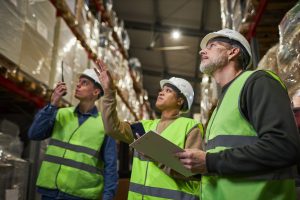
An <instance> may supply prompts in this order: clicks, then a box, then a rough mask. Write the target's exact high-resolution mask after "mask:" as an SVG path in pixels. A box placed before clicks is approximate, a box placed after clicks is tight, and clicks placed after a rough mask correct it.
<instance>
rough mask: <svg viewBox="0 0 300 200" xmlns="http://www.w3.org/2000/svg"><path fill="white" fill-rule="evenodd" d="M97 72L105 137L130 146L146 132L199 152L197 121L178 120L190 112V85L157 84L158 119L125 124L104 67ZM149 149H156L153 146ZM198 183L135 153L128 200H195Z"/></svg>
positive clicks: (175, 82)
mask: <svg viewBox="0 0 300 200" xmlns="http://www.w3.org/2000/svg"><path fill="white" fill-rule="evenodd" d="M103 67H104V69H100V71H101V74H99V78H100V81H101V83H102V86H103V89H104V96H103V98H102V101H101V111H102V116H103V117H102V118H103V120H104V127H105V133H107V134H108V135H110V136H112V137H114V138H115V139H118V140H121V141H124V142H126V143H132V142H133V141H134V138H136V135H141V134H143V133H145V132H148V131H150V130H152V131H156V132H157V133H158V134H160V135H161V136H162V137H164V138H166V139H167V140H169V141H171V142H172V143H174V144H176V145H177V146H179V147H181V148H194V149H201V146H202V134H203V127H202V125H201V124H199V123H198V122H197V121H195V120H193V119H189V118H185V117H180V114H181V113H182V112H188V111H189V109H190V108H191V105H192V102H193V98H194V91H193V88H192V86H191V84H190V83H189V82H188V81H186V80H184V79H181V78H176V77H172V78H170V79H168V80H167V79H165V80H161V81H160V86H161V91H160V92H159V93H158V97H157V101H156V107H157V109H158V110H160V111H161V119H155V120H141V121H139V122H135V123H132V124H129V123H127V122H121V121H120V119H119V118H118V114H117V111H116V104H117V102H116V88H115V85H114V83H113V80H112V78H111V76H110V74H109V72H108V71H107V69H106V67H105V66H103ZM153 148H159V147H156V146H153ZM199 192H200V181H199V179H196V178H194V177H191V178H186V177H184V176H182V175H180V174H178V173H176V172H175V171H173V170H171V169H170V168H168V167H166V166H164V165H162V164H160V163H157V162H155V161H154V160H152V159H150V158H149V157H146V156H144V155H142V154H139V153H138V152H135V155H134V158H133V164H132V172H131V179H130V186H129V193H128V199H130V200H131V199H135V200H138V199H148V200H151V199H153V200H154V199H182V200H183V199H189V200H199Z"/></svg>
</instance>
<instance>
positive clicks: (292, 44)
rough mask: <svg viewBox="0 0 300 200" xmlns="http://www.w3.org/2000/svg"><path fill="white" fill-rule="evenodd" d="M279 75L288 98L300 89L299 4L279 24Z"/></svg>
mask: <svg viewBox="0 0 300 200" xmlns="http://www.w3.org/2000/svg"><path fill="white" fill-rule="evenodd" d="M279 36H280V37H279V52H278V57H277V58H278V65H279V75H280V77H281V78H282V79H283V81H284V82H285V84H286V86H287V87H288V91H289V94H290V96H293V95H294V93H295V92H296V90H297V89H300V53H299V52H300V3H299V2H298V3H297V4H296V5H295V6H294V7H293V8H292V9H291V10H289V11H288V12H287V13H286V15H285V16H284V18H283V19H282V21H281V22H280V24H279Z"/></svg>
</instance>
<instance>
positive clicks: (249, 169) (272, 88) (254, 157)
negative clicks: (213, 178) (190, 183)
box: [206, 71, 300, 175]
mask: <svg viewBox="0 0 300 200" xmlns="http://www.w3.org/2000/svg"><path fill="white" fill-rule="evenodd" d="M233 81H234V80H233ZM231 83H232V82H230V83H228V84H227V85H226V86H224V87H223V88H222V94H221V98H220V99H222V98H223V96H224V94H225V93H226V91H227V89H228V87H229V86H230V84H231ZM239 107H240V111H241V113H242V115H243V116H244V117H245V118H246V119H247V120H248V121H249V122H250V124H252V126H253V128H254V129H255V130H256V132H257V135H258V138H259V140H258V142H257V143H255V144H252V145H246V146H242V147H236V148H231V149H226V150H224V151H222V152H219V153H208V154H207V156H206V163H207V169H208V172H209V173H216V174H220V175H233V174H235V175H238V174H247V173H254V172H263V171H266V170H267V171H268V170H272V169H278V168H283V167H287V166H290V165H292V164H295V163H296V162H299V160H300V159H299V157H300V137H299V134H298V130H297V127H296V124H295V119H294V115H293V112H292V109H291V102H290V99H289V96H288V94H287V91H286V89H284V88H283V86H282V85H281V84H280V83H279V82H278V81H277V80H275V79H274V78H273V77H272V76H271V75H270V74H269V73H267V72H265V71H257V72H255V73H253V74H252V75H251V76H250V77H249V78H248V79H247V81H246V83H245V85H244V87H243V89H242V92H241V96H240V102H239Z"/></svg>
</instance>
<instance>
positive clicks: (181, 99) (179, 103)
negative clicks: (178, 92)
mask: <svg viewBox="0 0 300 200" xmlns="http://www.w3.org/2000/svg"><path fill="white" fill-rule="evenodd" d="M183 104H184V100H183V98H181V97H179V98H178V100H177V105H179V106H180V107H181V106H182V105H183Z"/></svg>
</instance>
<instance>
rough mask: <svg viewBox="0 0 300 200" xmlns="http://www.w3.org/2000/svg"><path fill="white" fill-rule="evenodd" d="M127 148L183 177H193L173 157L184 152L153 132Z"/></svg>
mask: <svg viewBox="0 0 300 200" xmlns="http://www.w3.org/2000/svg"><path fill="white" fill-rule="evenodd" d="M129 146H130V147H132V148H134V149H136V150H137V151H138V152H141V153H143V154H145V155H147V156H149V157H150V158H152V159H153V160H155V161H157V162H160V163H162V164H164V165H166V166H167V167H170V168H172V169H173V170H175V171H177V172H178V173H180V174H182V175H184V176H185V177H189V176H193V175H195V174H194V173H192V172H191V171H190V170H188V169H186V168H185V167H184V166H183V164H182V163H181V162H180V161H179V159H178V158H177V157H175V156H174V154H175V153H177V152H183V151H184V150H183V149H182V148H180V147H179V146H177V145H175V144H174V143H172V142H170V141H169V140H167V139H166V138H164V137H162V136H160V135H159V134H158V133H156V132H154V131H149V132H147V133H145V134H144V135H143V136H142V137H140V138H139V139H137V140H135V141H134V142H132V143H131V144H130V145H129Z"/></svg>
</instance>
